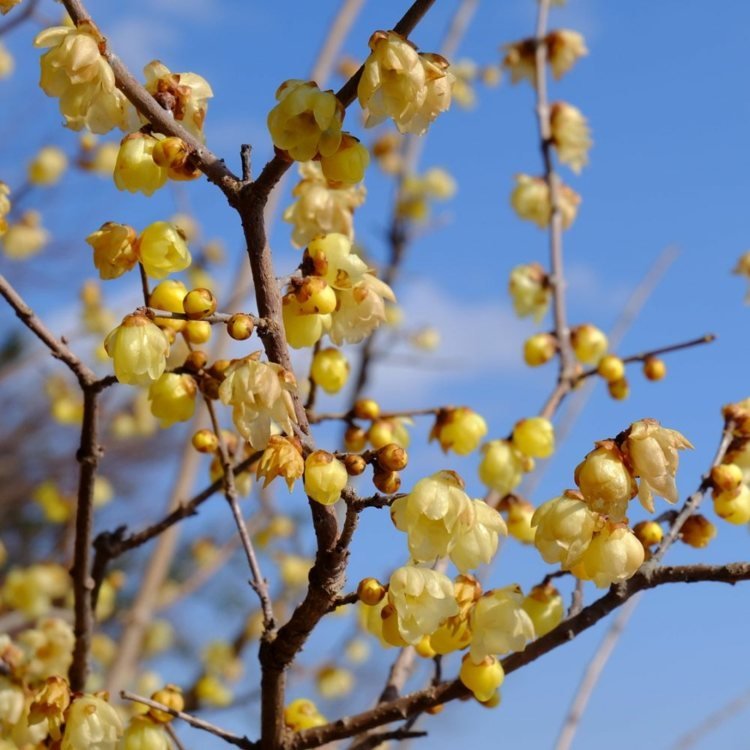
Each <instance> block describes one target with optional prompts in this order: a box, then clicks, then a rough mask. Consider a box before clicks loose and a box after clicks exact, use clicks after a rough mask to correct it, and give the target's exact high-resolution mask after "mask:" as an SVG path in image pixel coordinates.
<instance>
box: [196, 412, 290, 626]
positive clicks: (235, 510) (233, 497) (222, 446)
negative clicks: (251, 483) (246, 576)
mask: <svg viewBox="0 0 750 750" xmlns="http://www.w3.org/2000/svg"><path fill="white" fill-rule="evenodd" d="M205 402H206V409H208V416H209V418H210V420H211V425H212V427H213V429H214V433H215V434H216V436H217V437H218V438H219V447H218V450H217V455H218V456H219V461H221V468H222V472H223V480H224V497H225V498H226V500H227V502H228V503H229V507H230V508H231V510H232V516H233V517H234V522H235V524H236V526H237V533H238V534H239V537H240V541H241V542H242V548H243V550H244V551H245V557H246V558H247V564H248V566H249V568H250V573H251V575H252V577H253V580H252V581H251V582H250V585H251V586H252V588H253V590H254V591H255V593H256V594H258V599H260V606H261V610H262V612H263V635H264V637H266V636H268V635H269V634H270V633H271V631H273V629H274V627H275V625H276V623H275V621H274V617H273V605H272V604H271V595H270V593H269V591H268V581H266V579H265V578H264V577H263V573H262V571H261V569H260V563H259V562H258V556H257V555H256V554H255V547H253V542H252V539H250V534H249V532H248V530H247V525H246V524H245V519H244V517H243V516H242V511H241V510H240V502H239V496H238V495H237V487H236V486H235V483H234V467H233V466H232V460H231V458H230V457H229V453H228V452H227V446H226V442H225V441H224V433H223V432H222V429H221V425H220V424H219V420H218V419H217V417H216V410H215V409H214V405H213V402H212V401H211V399H210V398H205Z"/></svg>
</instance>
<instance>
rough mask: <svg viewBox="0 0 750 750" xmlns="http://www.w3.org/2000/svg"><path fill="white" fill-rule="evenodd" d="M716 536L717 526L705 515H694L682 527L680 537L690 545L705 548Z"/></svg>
mask: <svg viewBox="0 0 750 750" xmlns="http://www.w3.org/2000/svg"><path fill="white" fill-rule="evenodd" d="M715 536H716V526H714V525H713V524H712V523H711V521H709V520H708V519H707V518H706V517H705V516H701V515H693V516H690V517H689V518H687V519H686V520H685V523H684V524H682V528H681V529H680V539H681V540H682V541H683V542H684V543H685V544H687V545H688V546H690V547H695V548H696V549H703V548H704V547H707V546H708V543H709V542H710V541H711V540H712V539H713V538H714V537H715Z"/></svg>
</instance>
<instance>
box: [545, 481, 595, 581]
mask: <svg viewBox="0 0 750 750" xmlns="http://www.w3.org/2000/svg"><path fill="white" fill-rule="evenodd" d="M597 520H598V517H597V515H596V514H595V513H594V512H593V511H592V510H591V509H590V508H589V507H588V505H586V503H584V502H583V501H582V500H579V499H577V498H576V497H575V496H572V497H571V496H570V495H563V496H562V497H556V498H554V499H553V500H549V501H548V502H546V503H544V504H543V505H540V506H539V507H538V508H537V509H536V512H535V513H534V515H533V517H532V519H531V525H532V526H535V527H536V536H535V537H534V544H535V546H536V548H537V549H538V550H539V552H540V554H541V555H542V557H543V558H544V561H545V562H548V563H560V565H561V566H562V567H563V568H565V569H569V568H571V567H572V566H573V565H575V564H576V563H577V562H578V561H579V560H580V559H581V557H582V555H583V553H584V552H585V551H586V548H587V547H588V546H589V544H590V543H591V538H592V537H593V535H594V531H595V530H596V526H597Z"/></svg>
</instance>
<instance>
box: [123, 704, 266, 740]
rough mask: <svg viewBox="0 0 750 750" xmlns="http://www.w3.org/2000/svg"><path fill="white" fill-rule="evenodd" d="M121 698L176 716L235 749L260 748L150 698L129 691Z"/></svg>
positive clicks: (243, 738)
mask: <svg viewBox="0 0 750 750" xmlns="http://www.w3.org/2000/svg"><path fill="white" fill-rule="evenodd" d="M120 698H122V699H123V700H126V701H133V702H134V703H140V704H142V705H144V706H148V707H149V708H155V709H157V710H159V711H164V712H165V713H168V714H170V715H171V716H174V717H176V718H178V719H182V720H183V721H184V722H185V723H187V724H190V726H191V727H195V728H196V729H202V730H203V731H204V732H208V733H209V734H213V735H214V736H216V737H219V738H220V739H222V740H224V741H225V742H228V743H229V744H230V745H234V746H235V747H241V748H244V749H245V750H254V749H255V748H257V747H258V743H257V742H251V741H250V740H249V739H248V738H247V737H240V735H238V734H232V733H231V732H227V731H226V730H224V729H222V728H221V727H217V726H216V725H215V724H211V723H210V722H208V721H204V720H203V719H199V718H198V717H197V716H192V715H191V714H186V713H185V712H184V711H175V710H174V709H173V708H170V707H169V706H165V705H164V704H163V703H159V702H158V701H152V700H151V699H150V698H144V697H143V696H141V695H136V694H135V693H130V692H128V691H127V690H121V691H120Z"/></svg>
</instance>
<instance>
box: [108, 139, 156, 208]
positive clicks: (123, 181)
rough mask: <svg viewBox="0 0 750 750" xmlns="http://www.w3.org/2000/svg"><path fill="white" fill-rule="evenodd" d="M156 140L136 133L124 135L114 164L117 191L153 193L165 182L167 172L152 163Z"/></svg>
mask: <svg viewBox="0 0 750 750" xmlns="http://www.w3.org/2000/svg"><path fill="white" fill-rule="evenodd" d="M156 142H157V141H156V138H154V136H152V135H148V134H146V133H141V132H136V133H131V134H130V135H126V136H125V138H123V140H122V143H121V144H120V150H119V151H118V153H117V161H116V162H115V171H114V174H113V176H114V180H115V185H116V186H117V188H118V189H119V190H127V191H128V192H129V193H138V192H140V193H143V194H144V195H153V193H154V192H155V191H156V190H158V189H159V188H160V187H162V186H164V185H165V184H166V182H167V170H166V169H165V168H163V167H160V166H159V165H158V164H156V162H154V156H153V154H154V146H156Z"/></svg>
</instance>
